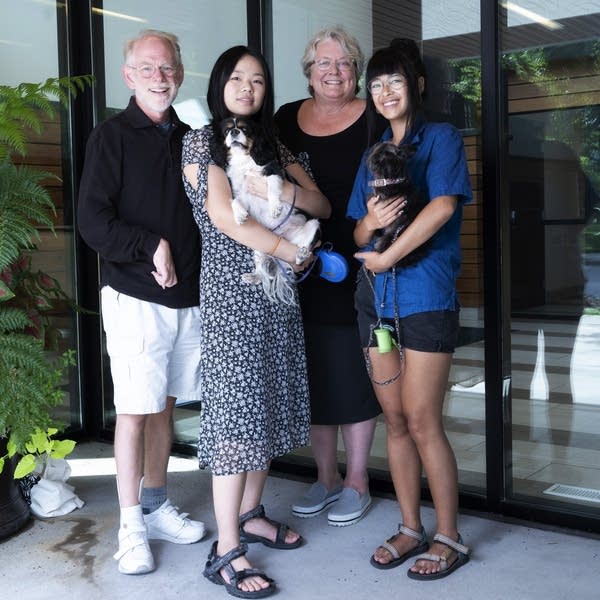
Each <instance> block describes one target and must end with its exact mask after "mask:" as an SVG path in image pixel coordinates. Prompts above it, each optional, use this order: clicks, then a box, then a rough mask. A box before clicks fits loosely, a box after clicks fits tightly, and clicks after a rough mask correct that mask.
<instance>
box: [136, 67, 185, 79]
mask: <svg viewBox="0 0 600 600" xmlns="http://www.w3.org/2000/svg"><path fill="white" fill-rule="evenodd" d="M127 66H128V67H129V68H130V69H133V70H135V71H137V72H138V73H139V74H140V76H141V77H143V78H144V79H150V77H154V74H155V73H156V69H158V70H159V71H160V72H161V73H162V74H163V75H164V76H165V77H173V76H174V75H175V73H177V67H173V66H172V65H160V67H157V66H156V65H140V66H139V67H135V66H134V65H127Z"/></svg>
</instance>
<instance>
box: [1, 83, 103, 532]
mask: <svg viewBox="0 0 600 600" xmlns="http://www.w3.org/2000/svg"><path fill="white" fill-rule="evenodd" d="M91 81H92V79H91V77H90V76H81V77H64V78H52V79H48V80H46V81H45V82H43V83H22V84H19V85H17V86H14V87H12V86H0V457H1V458H0V477H1V479H0V538H2V537H7V535H11V534H12V533H14V532H16V531H17V530H18V529H20V528H21V527H22V525H23V524H24V523H25V522H26V521H27V520H28V519H29V510H28V505H27V504H25V507H26V508H27V510H25V508H24V507H23V506H22V505H20V502H19V497H20V492H19V489H18V487H16V486H15V483H14V481H13V475H12V470H13V469H14V467H15V465H16V461H15V458H16V457H17V456H18V455H21V456H26V455H27V454H31V452H29V451H28V448H27V445H28V444H29V445H30V446H29V449H30V450H31V449H32V446H31V444H32V443H35V442H32V435H34V436H35V435H36V432H37V431H39V432H42V434H43V435H45V436H46V437H47V438H48V440H50V438H51V436H52V435H53V433H50V432H52V429H50V430H49V428H51V427H54V426H55V425H56V423H55V421H54V419H53V417H52V408H53V407H55V406H57V405H59V404H60V403H61V402H62V401H63V398H64V391H63V390H62V389H61V387H60V386H61V384H62V382H63V379H64V376H65V373H66V370H67V368H68V367H69V366H70V365H71V364H73V362H74V358H73V356H74V354H73V351H67V352H66V353H63V354H60V355H58V356H57V355H56V354H54V355H52V353H51V351H52V350H55V349H56V335H55V331H54V330H53V328H52V327H51V319H50V317H49V311H50V310H51V309H52V308H53V307H54V306H55V305H56V303H57V301H67V302H69V303H70V300H69V299H68V297H67V295H66V294H65V293H64V292H63V291H62V289H61V287H60V285H59V283H58V281H57V280H56V279H54V278H53V277H50V276H49V275H47V274H46V273H43V272H41V271H36V270H34V269H33V268H32V263H31V253H32V252H34V251H35V242H36V241H39V233H38V229H37V228H38V227H40V226H44V227H47V228H49V229H50V230H51V231H52V232H54V228H53V222H52V215H53V214H54V213H55V206H54V203H53V201H52V198H51V196H50V194H49V192H48V190H47V189H45V188H44V186H43V180H45V179H48V178H52V177H53V175H52V174H50V173H46V172H43V171H40V170H37V169H35V168H32V167H29V166H26V165H22V164H15V162H16V161H18V160H19V158H18V157H19V156H21V157H25V156H26V140H27V134H28V130H32V131H33V132H35V133H40V132H41V130H42V124H41V116H42V115H47V116H52V115H53V114H54V113H55V103H53V101H52V99H55V100H58V101H59V102H60V103H62V104H63V105H67V103H68V101H69V98H70V95H74V94H76V93H77V92H78V91H80V90H82V89H83V88H84V87H85V86H86V85H89V84H90V83H91ZM20 160H22V158H21V159H20ZM71 304H72V303H71ZM44 452H45V451H44ZM44 452H42V454H43V453H44ZM29 466H31V463H30V465H29ZM7 467H8V468H7ZM15 489H16V492H15Z"/></svg>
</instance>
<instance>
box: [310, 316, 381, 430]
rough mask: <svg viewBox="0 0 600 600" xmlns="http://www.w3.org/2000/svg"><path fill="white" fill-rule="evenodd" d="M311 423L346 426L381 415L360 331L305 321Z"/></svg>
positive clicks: (351, 327)
mask: <svg viewBox="0 0 600 600" xmlns="http://www.w3.org/2000/svg"><path fill="white" fill-rule="evenodd" d="M304 334H305V338H306V355H307V367H308V383H309V390H310V405H311V423H312V424H313V425H346V424H348V423H360V422H361V421H366V420H368V419H372V418H373V417H376V416H377V415H379V414H380V413H381V407H380V406H379V403H378V402H377V399H376V398H375V394H374V392H373V387H372V385H371V380H370V379H369V376H368V374H367V369H366V366H365V360H364V356H363V352H362V348H361V346H360V339H359V335H358V327H357V325H356V324H353V325H328V324H320V323H319V324H316V323H310V322H307V321H305V322H304Z"/></svg>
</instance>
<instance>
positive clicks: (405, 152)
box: [398, 144, 417, 160]
mask: <svg viewBox="0 0 600 600" xmlns="http://www.w3.org/2000/svg"><path fill="white" fill-rule="evenodd" d="M398 150H399V151H400V152H399V156H400V157H401V158H402V159H403V160H408V159H409V158H410V157H411V156H412V155H413V154H414V153H415V152H416V151H417V147H416V146H415V145H414V144H400V146H398Z"/></svg>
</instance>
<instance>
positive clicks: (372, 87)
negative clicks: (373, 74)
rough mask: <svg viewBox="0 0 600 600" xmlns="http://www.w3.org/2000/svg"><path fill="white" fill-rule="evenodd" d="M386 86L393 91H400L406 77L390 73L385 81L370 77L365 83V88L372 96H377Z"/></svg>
mask: <svg viewBox="0 0 600 600" xmlns="http://www.w3.org/2000/svg"><path fill="white" fill-rule="evenodd" d="M386 85H387V86H388V87H389V88H390V90H394V92H398V91H400V90H401V89H402V88H403V87H404V86H405V85H406V77H403V76H402V75H392V76H391V77H389V78H388V79H387V81H385V80H383V79H372V80H371V81H369V83H368V84H367V89H368V90H369V92H371V95H372V96H378V95H379V94H381V92H383V88H384V87H385V86H386Z"/></svg>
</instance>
